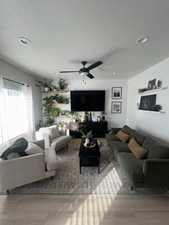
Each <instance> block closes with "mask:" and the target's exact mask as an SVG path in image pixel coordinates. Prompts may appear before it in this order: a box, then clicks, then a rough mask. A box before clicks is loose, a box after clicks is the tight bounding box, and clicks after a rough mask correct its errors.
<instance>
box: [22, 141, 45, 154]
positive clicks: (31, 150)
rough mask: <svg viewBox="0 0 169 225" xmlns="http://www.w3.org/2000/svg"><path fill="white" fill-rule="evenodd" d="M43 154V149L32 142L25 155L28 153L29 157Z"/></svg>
mask: <svg viewBox="0 0 169 225" xmlns="http://www.w3.org/2000/svg"><path fill="white" fill-rule="evenodd" d="M42 152H43V149H42V148H40V147H39V146H38V145H36V144H34V143H32V142H29V143H28V147H27V148H26V149H25V153H27V154H28V155H32V154H36V153H42Z"/></svg>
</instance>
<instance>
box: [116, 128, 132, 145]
mask: <svg viewBox="0 0 169 225" xmlns="http://www.w3.org/2000/svg"><path fill="white" fill-rule="evenodd" d="M115 136H116V137H117V138H119V139H120V140H121V141H122V142H127V141H128V140H129V135H128V134H127V133H125V132H123V131H122V130H119V131H118V132H117V134H116V135H115Z"/></svg>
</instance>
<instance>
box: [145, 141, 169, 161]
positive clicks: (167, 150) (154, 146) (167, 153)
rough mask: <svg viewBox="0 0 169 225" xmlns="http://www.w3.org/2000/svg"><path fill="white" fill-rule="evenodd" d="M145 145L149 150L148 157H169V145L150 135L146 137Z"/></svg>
mask: <svg viewBox="0 0 169 225" xmlns="http://www.w3.org/2000/svg"><path fill="white" fill-rule="evenodd" d="M143 147H144V148H145V149H147V150H148V156H147V158H148V159H168V158H169V147H168V146H165V145H162V144H160V143H158V142H157V141H155V140H153V139H152V138H150V137H146V139H145V141H144V142H143Z"/></svg>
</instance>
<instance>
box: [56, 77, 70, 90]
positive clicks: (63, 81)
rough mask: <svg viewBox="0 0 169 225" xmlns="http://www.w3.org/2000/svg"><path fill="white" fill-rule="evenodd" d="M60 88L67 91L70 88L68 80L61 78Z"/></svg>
mask: <svg viewBox="0 0 169 225" xmlns="http://www.w3.org/2000/svg"><path fill="white" fill-rule="evenodd" d="M58 86H59V89H60V90H66V88H67V87H68V83H67V82H66V80H64V79H62V78H60V79H59V81H58Z"/></svg>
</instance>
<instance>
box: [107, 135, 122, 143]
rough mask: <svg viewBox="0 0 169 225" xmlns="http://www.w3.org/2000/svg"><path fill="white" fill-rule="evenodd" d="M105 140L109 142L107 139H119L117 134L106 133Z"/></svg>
mask: <svg viewBox="0 0 169 225" xmlns="http://www.w3.org/2000/svg"><path fill="white" fill-rule="evenodd" d="M106 140H107V141H108V142H109V141H113V142H114V141H118V142H119V141H120V139H119V138H118V137H117V136H115V135H113V134H106Z"/></svg>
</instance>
